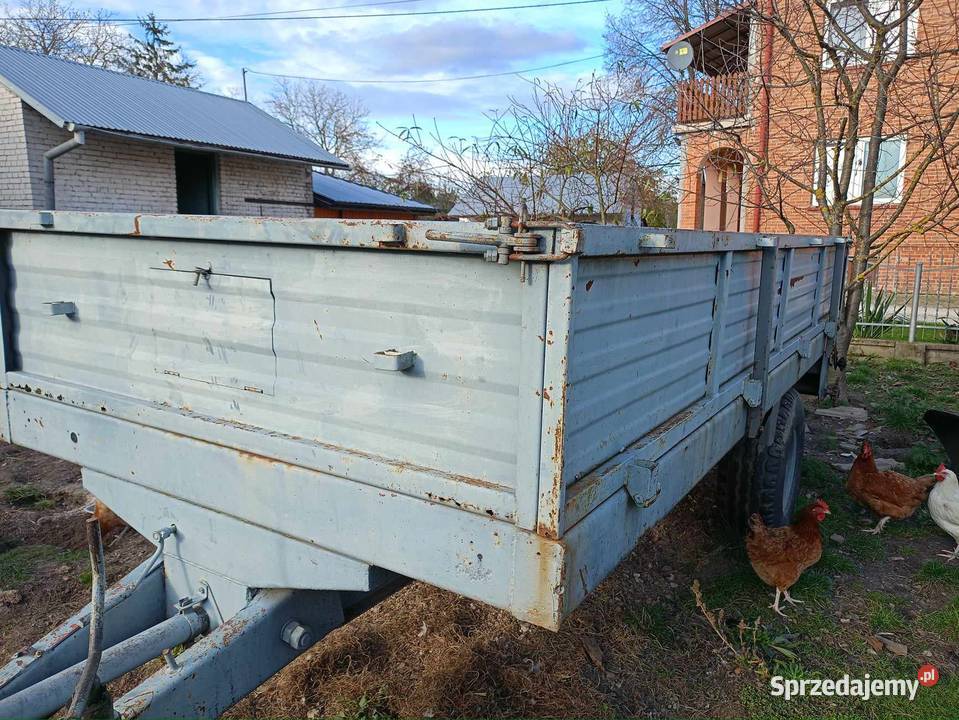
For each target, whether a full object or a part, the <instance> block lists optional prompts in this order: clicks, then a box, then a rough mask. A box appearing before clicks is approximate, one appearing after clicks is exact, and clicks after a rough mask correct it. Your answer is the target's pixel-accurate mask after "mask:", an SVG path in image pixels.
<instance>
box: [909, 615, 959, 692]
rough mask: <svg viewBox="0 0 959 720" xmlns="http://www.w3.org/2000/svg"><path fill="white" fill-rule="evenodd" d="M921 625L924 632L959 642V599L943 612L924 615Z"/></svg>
mask: <svg viewBox="0 0 959 720" xmlns="http://www.w3.org/2000/svg"><path fill="white" fill-rule="evenodd" d="M919 625H920V626H921V627H922V628H923V629H924V630H928V631H929V632H934V633H936V634H938V635H941V636H942V637H944V638H948V639H949V640H953V641H955V642H959V597H955V598H953V599H952V602H951V603H949V605H947V606H946V607H944V608H942V609H941V610H935V611H933V612H930V613H927V614H926V615H924V616H923V617H922V618H921V619H920V621H919ZM957 707H959V706H957Z"/></svg>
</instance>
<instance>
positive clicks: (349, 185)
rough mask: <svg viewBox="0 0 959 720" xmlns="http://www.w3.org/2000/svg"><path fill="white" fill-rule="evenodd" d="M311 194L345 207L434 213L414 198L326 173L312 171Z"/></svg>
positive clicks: (432, 209) (428, 206)
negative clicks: (405, 197) (400, 195)
mask: <svg viewBox="0 0 959 720" xmlns="http://www.w3.org/2000/svg"><path fill="white" fill-rule="evenodd" d="M313 194H314V195H318V196H319V198H318V199H319V200H321V201H323V202H325V203H327V204H329V205H338V206H347V207H367V208H389V209H392V210H409V211H411V212H418V213H435V212H436V208H434V207H432V206H430V205H426V204H424V203H421V202H416V201H415V200H405V199H403V198H401V197H399V196H397V195H391V194H390V193H388V192H383V191H382V190H376V189H374V188H371V187H368V186H367V185H360V184H359V183H355V182H350V181H349V180H344V179H343V178H338V177H336V176H334V175H328V174H327V173H321V172H314V173H313Z"/></svg>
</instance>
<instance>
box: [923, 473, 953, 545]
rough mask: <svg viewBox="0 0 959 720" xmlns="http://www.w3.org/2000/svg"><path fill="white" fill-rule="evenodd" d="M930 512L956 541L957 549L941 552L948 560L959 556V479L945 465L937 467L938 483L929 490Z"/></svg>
mask: <svg viewBox="0 0 959 720" xmlns="http://www.w3.org/2000/svg"><path fill="white" fill-rule="evenodd" d="M929 514H930V515H932V519H933V520H935V521H936V525H938V526H939V527H941V528H942V529H943V530H945V531H946V532H947V533H949V534H950V535H951V536H952V539H953V540H955V541H956V549H955V550H953V551H951V552H949V551H947V552H942V553H939V554H940V555H941V556H942V557H944V558H947V559H948V560H955V559H956V558H959V480H957V479H956V474H955V473H954V472H953V471H952V470H947V469H946V466H945V465H940V466H939V467H938V468H937V469H936V483H935V485H933V486H932V490H930V491H929Z"/></svg>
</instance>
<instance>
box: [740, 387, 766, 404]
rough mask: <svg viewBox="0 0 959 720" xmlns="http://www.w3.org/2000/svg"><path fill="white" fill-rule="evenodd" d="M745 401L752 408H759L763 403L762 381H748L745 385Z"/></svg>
mask: <svg viewBox="0 0 959 720" xmlns="http://www.w3.org/2000/svg"><path fill="white" fill-rule="evenodd" d="M743 400H745V401H746V404H747V405H748V406H749V407H751V408H756V407H759V404H760V403H761V402H762V401H763V384H762V381H760V380H747V381H746V382H745V383H743Z"/></svg>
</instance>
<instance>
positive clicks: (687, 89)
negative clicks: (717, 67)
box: [676, 73, 749, 125]
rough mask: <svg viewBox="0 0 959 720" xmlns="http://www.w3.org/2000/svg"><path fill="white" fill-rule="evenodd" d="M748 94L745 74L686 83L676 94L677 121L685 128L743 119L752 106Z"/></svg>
mask: <svg viewBox="0 0 959 720" xmlns="http://www.w3.org/2000/svg"><path fill="white" fill-rule="evenodd" d="M748 92H749V79H748V76H747V74H746V73H729V74H726V75H703V76H701V77H697V78H695V79H693V80H684V81H683V82H681V83H680V84H679V88H678V92H677V104H678V107H677V113H676V121H677V123H679V124H680V125H685V124H688V123H699V122H712V121H716V120H728V119H732V118H740V117H744V116H745V115H746V111H747V109H748V107H749V102H748V100H749V98H748Z"/></svg>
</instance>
